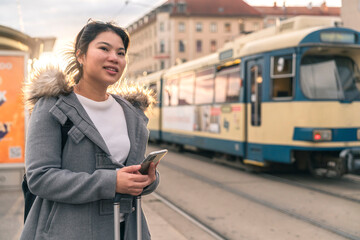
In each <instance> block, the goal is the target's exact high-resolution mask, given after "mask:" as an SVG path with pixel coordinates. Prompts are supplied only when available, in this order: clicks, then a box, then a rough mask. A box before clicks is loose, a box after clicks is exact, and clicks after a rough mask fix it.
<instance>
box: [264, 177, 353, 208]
mask: <svg viewBox="0 0 360 240" xmlns="http://www.w3.org/2000/svg"><path fill="white" fill-rule="evenodd" d="M259 175H260V176H262V177H264V178H266V179H269V180H273V181H277V182H281V183H285V184H289V185H291V186H297V187H301V188H304V189H308V190H311V191H314V192H318V193H322V194H326V195H329V196H332V197H337V198H340V199H345V200H348V201H352V202H355V203H360V199H357V198H353V197H349V196H347V195H344V194H339V193H335V192H331V191H327V190H324V189H321V188H317V187H313V186H311V185H308V184H305V183H301V182H298V181H294V180H291V179H288V178H283V177H279V176H277V175H273V174H267V173H261V174H259ZM359 185H360V182H359Z"/></svg>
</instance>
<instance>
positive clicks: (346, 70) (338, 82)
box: [300, 55, 360, 101]
mask: <svg viewBox="0 0 360 240" xmlns="http://www.w3.org/2000/svg"><path fill="white" fill-rule="evenodd" d="M300 74H301V75H300V84H301V89H302V91H303V93H304V94H305V96H306V97H308V98H310V99H336V100H348V101H353V100H360V89H359V76H360V71H359V67H358V65H357V63H356V62H354V60H353V59H351V58H349V57H345V56H334V55H332V56H311V55H309V56H305V57H304V58H303V59H302V60H301V68H300Z"/></svg>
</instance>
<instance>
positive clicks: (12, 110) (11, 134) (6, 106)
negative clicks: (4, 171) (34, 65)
mask: <svg viewBox="0 0 360 240" xmlns="http://www.w3.org/2000/svg"><path fill="white" fill-rule="evenodd" d="M25 60H26V55H25V54H23V53H12V52H11V53H8V52H0V164H3V163H7V164H11V163H24V147H25V111H24V104H23V98H22V90H21V88H22V86H23V83H24V79H25V73H26V65H25Z"/></svg>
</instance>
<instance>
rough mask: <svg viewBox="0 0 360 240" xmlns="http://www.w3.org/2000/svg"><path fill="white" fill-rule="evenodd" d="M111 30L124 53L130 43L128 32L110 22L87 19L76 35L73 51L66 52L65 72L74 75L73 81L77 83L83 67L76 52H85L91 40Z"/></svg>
mask: <svg viewBox="0 0 360 240" xmlns="http://www.w3.org/2000/svg"><path fill="white" fill-rule="evenodd" d="M108 31H112V32H114V33H116V34H117V35H118V36H119V37H120V38H121V39H122V41H123V44H124V48H125V53H127V49H128V47H129V45H130V37H129V34H128V32H127V31H126V30H125V29H123V28H121V27H119V26H117V25H115V24H114V23H112V22H100V21H93V20H92V19H89V21H88V23H87V24H86V25H85V26H84V27H83V28H82V29H81V31H80V32H79V33H78V35H77V36H76V41H75V45H74V49H73V51H70V52H68V55H69V56H68V58H69V63H68V65H67V67H66V70H65V71H66V73H67V74H70V75H73V76H74V82H75V83H78V82H79V81H80V79H81V77H82V75H83V69H82V67H81V66H80V63H79V61H78V60H77V57H76V52H77V51H78V50H80V54H86V53H87V50H88V47H89V44H90V42H92V41H93V40H94V39H95V38H96V37H97V36H98V35H99V34H100V33H103V32H108Z"/></svg>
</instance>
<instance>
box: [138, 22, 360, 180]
mask: <svg viewBox="0 0 360 240" xmlns="http://www.w3.org/2000/svg"><path fill="white" fill-rule="evenodd" d="M336 21H337V19H335V18H314V17H296V18H293V19H289V20H286V21H283V22H281V23H280V24H279V25H277V26H274V27H272V28H268V29H265V30H262V31H259V32H256V33H253V34H250V35H247V36H245V37H240V38H238V39H235V40H234V41H232V42H229V43H227V44H226V45H225V46H224V48H222V49H220V50H219V51H218V52H217V53H214V54H212V55H209V56H206V57H203V58H200V59H196V60H194V61H190V62H187V63H184V64H181V65H177V66H174V67H172V68H170V69H168V70H165V71H162V72H158V73H154V74H151V75H149V76H147V77H146V78H142V79H139V81H140V82H144V83H146V85H148V86H149V87H151V88H152V89H154V91H156V92H157V93H158V94H157V96H158V102H159V104H158V106H157V107H156V108H155V109H153V111H152V113H149V117H150V124H149V128H150V131H151V136H150V137H151V138H152V139H155V140H161V141H165V142H170V143H175V144H180V145H187V146H193V147H196V148H199V149H207V150H211V151H215V152H217V153H222V154H226V155H228V156H232V160H231V161H232V162H231V163H232V164H234V163H235V164H236V163H239V164H240V165H241V164H251V165H256V166H260V167H266V166H269V165H274V164H275V165H276V164H279V163H280V164H291V165H294V166H297V167H299V168H301V169H304V168H309V169H310V170H311V171H312V172H313V173H315V174H326V175H331V176H339V175H342V174H344V173H346V172H351V171H354V170H356V169H358V168H360V166H359V165H360V160H359V157H358V156H359V152H360V71H359V65H360V33H359V32H357V31H354V30H351V29H347V28H343V27H337V26H335V25H336Z"/></svg>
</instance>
